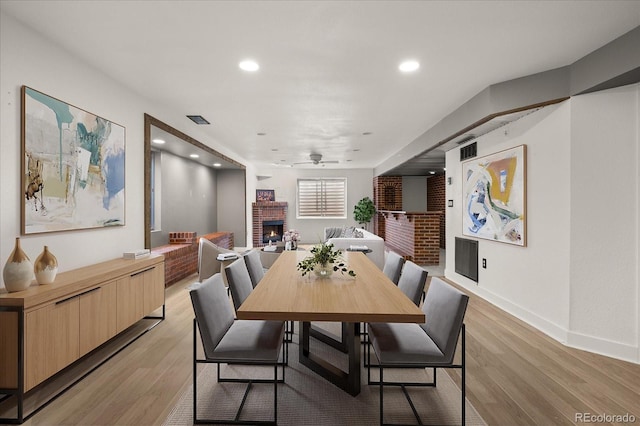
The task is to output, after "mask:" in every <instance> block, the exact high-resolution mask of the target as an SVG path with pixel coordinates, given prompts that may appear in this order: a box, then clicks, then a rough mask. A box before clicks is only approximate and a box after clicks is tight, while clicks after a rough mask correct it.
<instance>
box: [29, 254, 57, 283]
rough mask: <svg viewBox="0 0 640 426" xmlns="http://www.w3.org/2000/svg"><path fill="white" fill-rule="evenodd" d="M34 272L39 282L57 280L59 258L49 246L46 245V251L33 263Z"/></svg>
mask: <svg viewBox="0 0 640 426" xmlns="http://www.w3.org/2000/svg"><path fill="white" fill-rule="evenodd" d="M33 272H34V273H35V275H36V281H38V284H51V283H52V282H53V281H55V279H56V274H57V273H58V259H56V257H55V256H54V255H53V254H52V253H51V252H50V251H49V247H47V246H44V251H43V252H42V253H40V256H38V258H37V259H36V263H34V264H33Z"/></svg>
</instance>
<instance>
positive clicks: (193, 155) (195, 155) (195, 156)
mask: <svg viewBox="0 0 640 426" xmlns="http://www.w3.org/2000/svg"><path fill="white" fill-rule="evenodd" d="M189 157H191V158H200V156H199V155H198V154H190V155H189Z"/></svg>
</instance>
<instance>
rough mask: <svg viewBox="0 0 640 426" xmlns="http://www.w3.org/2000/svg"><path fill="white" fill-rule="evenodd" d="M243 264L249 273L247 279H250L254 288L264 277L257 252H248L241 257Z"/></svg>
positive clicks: (258, 252)
mask: <svg viewBox="0 0 640 426" xmlns="http://www.w3.org/2000/svg"><path fill="white" fill-rule="evenodd" d="M243 258H244V263H245V265H246V266H247V271H249V278H251V285H252V286H253V288H256V286H257V285H258V283H259V282H260V280H261V279H262V277H264V268H263V266H262V261H261V260H260V251H259V250H250V251H248V252H247V253H245V255H244V256H243Z"/></svg>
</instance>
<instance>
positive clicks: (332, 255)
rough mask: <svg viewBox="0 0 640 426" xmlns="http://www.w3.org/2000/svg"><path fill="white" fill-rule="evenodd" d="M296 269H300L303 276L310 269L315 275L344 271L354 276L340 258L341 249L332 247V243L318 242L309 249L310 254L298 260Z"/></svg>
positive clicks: (327, 274) (342, 272)
mask: <svg viewBox="0 0 640 426" xmlns="http://www.w3.org/2000/svg"><path fill="white" fill-rule="evenodd" d="M298 270H300V271H302V276H303V277H304V276H305V275H307V274H308V273H310V272H311V271H314V272H315V273H316V275H318V276H320V277H322V276H329V275H331V273H332V272H334V271H340V273H341V274H344V273H345V272H346V273H347V274H348V275H349V276H351V277H355V276H356V273H355V272H353V271H352V270H350V269H348V268H347V266H346V265H345V263H344V261H343V260H342V250H338V249H334V248H333V244H330V243H329V244H325V243H322V244H318V245H317V246H314V247H313V248H312V249H311V256H307V257H305V258H304V259H302V260H301V261H300V262H298Z"/></svg>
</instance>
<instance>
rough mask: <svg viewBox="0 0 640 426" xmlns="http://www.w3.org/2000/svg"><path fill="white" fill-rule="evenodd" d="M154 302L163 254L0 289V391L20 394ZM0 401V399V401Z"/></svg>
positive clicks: (157, 302) (159, 303)
mask: <svg viewBox="0 0 640 426" xmlns="http://www.w3.org/2000/svg"><path fill="white" fill-rule="evenodd" d="M159 308H162V316H159V317H154V318H157V319H164V256H162V255H158V254H152V255H151V256H149V257H146V258H143V259H137V260H129V259H114V260H110V261H107V262H102V263H98V264H94V265H90V266H86V267H83V268H79V269H75V270H72V271H68V272H63V273H60V274H58V276H57V277H56V280H55V282H54V283H52V284H48V285H40V286H39V285H35V284H34V285H32V286H31V287H29V288H28V289H27V290H24V291H20V292H15V293H0V396H1V395H5V396H11V395H14V396H15V397H16V400H17V404H16V410H17V415H16V418H15V419H13V418H10V419H7V418H4V417H2V415H1V414H0V417H1V418H0V422H2V421H7V420H14V421H17V422H18V423H22V421H23V420H24V415H23V414H24V413H23V412H22V404H23V401H24V396H25V394H27V392H29V391H30V390H31V389H34V388H35V387H36V386H38V385H39V384H41V383H43V382H44V381H46V380H47V379H49V378H50V377H51V376H53V375H54V374H56V373H58V372H60V371H61V370H63V369H65V368H66V367H68V366H70V365H71V364H73V363H74V362H76V361H78V360H79V359H81V358H82V357H83V356H85V355H87V354H88V353H90V352H91V351H92V350H94V349H96V348H97V347H99V346H100V345H102V344H103V343H105V342H107V341H109V340H110V339H111V338H113V337H115V336H116V335H118V334H119V333H121V332H123V331H124V330H126V329H127V328H129V327H130V326H131V325H133V324H135V323H136V322H138V321H139V320H141V319H143V318H145V317H146V316H148V315H149V314H151V313H152V312H154V311H155V310H157V309H159ZM0 400H2V399H0Z"/></svg>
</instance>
